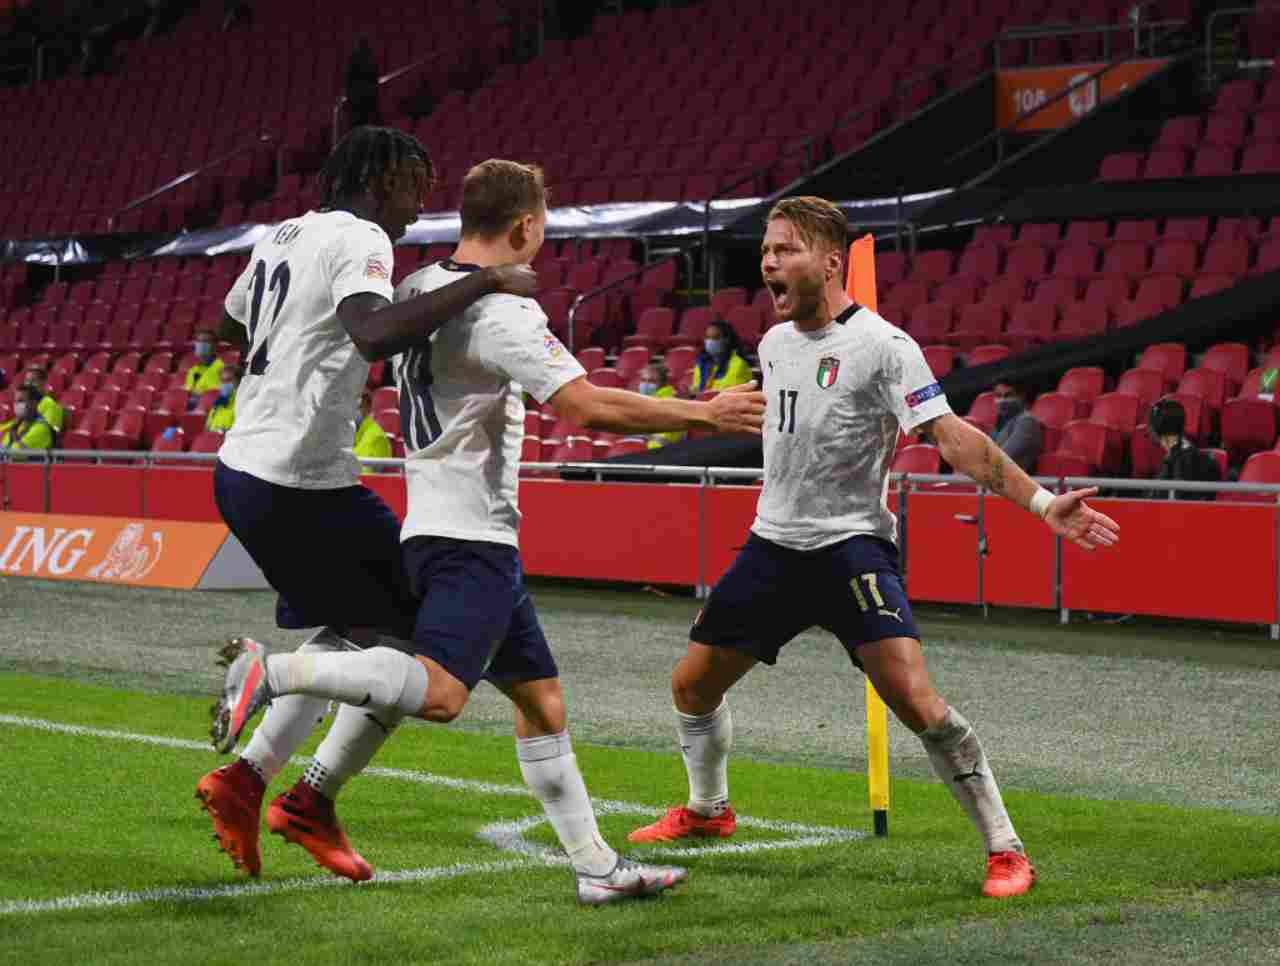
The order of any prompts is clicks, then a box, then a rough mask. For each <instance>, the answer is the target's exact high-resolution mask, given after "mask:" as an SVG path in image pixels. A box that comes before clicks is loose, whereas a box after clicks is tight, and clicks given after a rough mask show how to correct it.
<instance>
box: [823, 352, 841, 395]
mask: <svg viewBox="0 0 1280 966" xmlns="http://www.w3.org/2000/svg"><path fill="white" fill-rule="evenodd" d="M839 375H840V360H839V359H837V358H836V357H835V356H823V357H822V358H821V359H819V360H818V388H819V389H830V388H831V387H832V386H834V385H835V384H836V378H837V377H838V376H839Z"/></svg>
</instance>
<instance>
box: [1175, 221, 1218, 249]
mask: <svg viewBox="0 0 1280 966" xmlns="http://www.w3.org/2000/svg"><path fill="white" fill-rule="evenodd" d="M1164 237H1165V238H1167V239H1174V238H1177V239H1181V240H1184V241H1192V242H1195V243H1196V244H1197V245H1204V244H1205V243H1206V242H1207V241H1208V240H1209V219H1208V218H1170V219H1169V220H1168V221H1166V222H1165V223H1164Z"/></svg>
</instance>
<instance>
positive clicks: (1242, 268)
mask: <svg viewBox="0 0 1280 966" xmlns="http://www.w3.org/2000/svg"><path fill="white" fill-rule="evenodd" d="M1248 270H1249V242H1248V241H1247V240H1245V239H1243V238H1237V239H1225V240H1221V241H1219V240H1215V241H1211V242H1210V243H1209V247H1208V248H1207V249H1206V250H1205V253H1204V262H1203V264H1201V266H1200V271H1202V272H1204V273H1205V274H1214V275H1243V274H1244V273H1245V272H1247V271H1248Z"/></svg>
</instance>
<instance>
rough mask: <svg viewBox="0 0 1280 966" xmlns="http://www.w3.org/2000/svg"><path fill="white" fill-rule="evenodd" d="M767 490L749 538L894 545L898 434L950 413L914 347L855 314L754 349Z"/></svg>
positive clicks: (792, 331)
mask: <svg viewBox="0 0 1280 966" xmlns="http://www.w3.org/2000/svg"><path fill="white" fill-rule="evenodd" d="M760 368H761V372H762V374H763V377H764V391H765V395H766V396H767V399H768V402H767V408H766V412H765V421H764V489H763V490H761V492H760V501H759V503H758V505H757V507H756V519H755V523H754V524H752V527H751V529H752V531H753V532H754V533H756V534H758V535H759V536H761V537H764V538H765V539H766V540H772V541H774V542H775V543H780V544H782V545H783V546H784V547H791V548H793V549H796V550H815V549H817V548H819V547H824V546H826V545H828V544H831V543H836V542H837V541H840V540H843V539H845V538H847V537H851V536H854V535H856V534H868V535H871V536H876V537H881V538H883V539H885V540H890V541H893V542H896V541H897V520H896V519H895V518H894V515H893V514H892V513H890V512H889V505H888V492H889V466H890V464H891V463H892V462H893V453H894V449H895V447H896V446H897V440H898V430H899V429H902V430H903V431H904V432H909V431H910V430H912V429H914V428H915V427H916V426H918V425H920V424H921V423H923V422H925V421H927V420H930V419H934V418H935V417H938V416H942V415H945V414H946V413H949V412H951V407H950V406H949V405H948V404H947V398H946V396H944V395H943V393H942V387H941V386H940V385H939V384H938V380H937V379H936V378H935V377H934V375H933V373H932V371H930V369H929V366H928V363H926V362H925V359H924V353H922V352H921V351H920V346H919V345H917V344H916V341H915V340H914V339H912V338H911V336H909V335H907V334H906V333H905V332H903V331H902V330H901V329H899V328H897V327H896V326H893V325H891V324H890V323H888V322H886V321H885V320H884V319H883V318H881V317H880V316H879V315H877V314H876V313H874V312H872V311H871V310H870V309H865V308H860V309H858V310H857V311H853V310H850V311H849V312H846V313H842V314H841V315H840V317H839V318H838V319H836V320H834V321H832V322H831V323H830V324H829V325H827V326H825V327H824V328H822V329H819V330H818V331H816V332H804V331H801V330H800V329H797V328H796V327H795V325H794V324H793V323H791V322H785V323H782V324H781V325H775V326H774V327H773V328H771V329H769V331H768V332H766V333H765V336H764V338H763V339H762V340H761V341H760Z"/></svg>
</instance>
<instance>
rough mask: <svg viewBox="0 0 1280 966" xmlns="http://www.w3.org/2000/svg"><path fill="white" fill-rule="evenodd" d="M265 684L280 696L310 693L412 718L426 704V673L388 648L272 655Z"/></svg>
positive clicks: (409, 658)
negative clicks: (338, 652)
mask: <svg viewBox="0 0 1280 966" xmlns="http://www.w3.org/2000/svg"><path fill="white" fill-rule="evenodd" d="M267 686H268V687H269V688H270V689H271V692H272V694H276V695H283V694H307V695H310V696H311V697H314V698H329V699H330V700H333V701H341V702H342V703H343V704H354V705H355V706H356V707H357V708H370V709H372V710H374V711H383V710H389V709H395V710H398V711H399V712H400V713H401V714H405V715H413V714H417V713H418V712H419V711H421V710H422V706H423V704H425V703H426V697H427V669H426V668H425V667H423V666H422V664H421V663H420V662H418V661H415V660H414V659H413V658H411V657H409V655H407V654H402V653H401V652H400V651H397V650H393V649H392V648H389V647H371V648H369V650H367V651H358V652H356V653H342V654H271V655H269V656H268V657H267Z"/></svg>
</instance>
